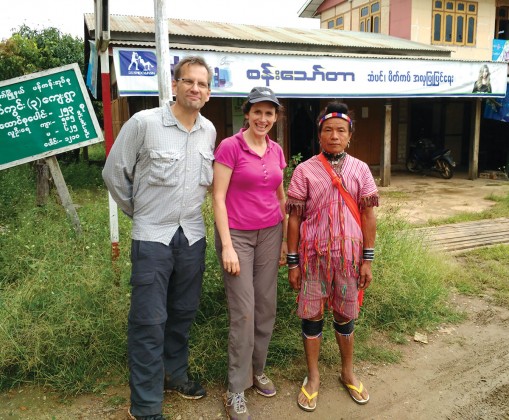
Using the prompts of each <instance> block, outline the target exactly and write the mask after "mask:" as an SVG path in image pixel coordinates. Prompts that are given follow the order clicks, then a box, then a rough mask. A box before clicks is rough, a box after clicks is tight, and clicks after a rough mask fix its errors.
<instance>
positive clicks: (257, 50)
mask: <svg viewBox="0 0 509 420" xmlns="http://www.w3.org/2000/svg"><path fill="white" fill-rule="evenodd" d="M110 45H111V46H114V47H115V46H116V47H142V48H156V43H155V42H154V41H152V42H140V41H111V42H110ZM169 47H170V49H176V50H189V51H213V52H220V53H226V54H257V55H258V54H263V55H281V56H291V55H294V56H305V57H342V58H373V59H376V58H378V59H394V60H401V56H400V55H383V56H381V55H380V54H369V53H362V54H350V53H341V52H337V53H333V52H323V51H322V52H320V51H296V50H281V49H277V50H276V49H260V48H237V47H222V46H217V45H194V44H180V43H174V42H170V44H169ZM405 60H421V61H426V60H428V61H455V62H456V61H464V62H472V61H474V62H475V61H479V62H480V63H485V62H486V60H466V59H465V60H463V59H458V58H454V59H452V58H450V57H430V56H419V55H413V56H405Z"/></svg>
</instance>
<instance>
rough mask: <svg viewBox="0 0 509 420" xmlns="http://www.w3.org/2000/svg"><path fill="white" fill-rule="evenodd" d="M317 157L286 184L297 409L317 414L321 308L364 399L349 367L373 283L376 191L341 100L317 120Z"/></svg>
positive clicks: (354, 385)
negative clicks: (301, 358)
mask: <svg viewBox="0 0 509 420" xmlns="http://www.w3.org/2000/svg"><path fill="white" fill-rule="evenodd" d="M317 126H318V139H319V142H320V148H321V153H320V154H318V155H316V156H313V157H311V158H310V159H308V160H307V161H305V162H303V163H301V164H299V165H298V166H297V167H296V168H295V171H294V173H293V175H292V178H291V181H290V185H289V187H288V191H287V195H288V200H287V203H286V212H287V213H288V215H289V218H288V242H287V243H288V254H287V264H288V280H289V283H290V286H291V287H292V288H293V289H294V290H296V291H298V292H299V294H298V299H297V302H298V304H297V315H298V316H299V317H300V318H301V320H302V321H301V324H302V325H301V328H302V339H303V343H304V351H305V354H306V362H307V376H306V377H305V378H304V381H303V383H302V386H301V389H300V393H299V395H298V398H297V404H298V406H299V407H300V408H301V409H303V410H305V411H314V410H315V409H316V406H317V398H318V388H319V386H320V374H319V368H318V358H319V353H320V344H321V338H322V330H323V325H324V312H325V308H326V307H327V308H329V309H330V310H331V311H332V313H333V321H332V324H333V325H332V326H333V328H334V330H335V336H336V341H337V344H338V347H339V353H340V355H341V374H340V376H339V381H340V383H341V384H342V385H343V386H344V387H345V388H346V390H347V391H348V392H349V395H350V396H351V398H352V399H353V400H354V401H355V402H356V403H358V404H366V403H367V402H368V401H369V394H368V391H367V389H366V388H365V387H364V385H363V383H362V382H361V381H360V380H359V379H358V378H357V376H356V375H355V373H354V370H353V353H354V326H355V319H357V317H358V315H359V310H360V306H361V305H362V297H363V293H364V290H365V289H367V288H368V286H369V285H370V284H371V281H372V279H373V275H372V271H371V264H372V262H373V260H374V257H375V249H374V247H375V236H376V216H375V212H374V206H378V201H379V194H378V190H377V187H376V184H375V180H374V179H373V176H372V174H371V172H370V170H369V167H368V165H367V164H366V163H364V162H362V161H360V160H358V159H356V158H354V157H352V156H350V155H348V154H347V153H346V152H345V149H346V148H348V147H349V145H350V141H351V139H352V134H353V132H354V122H353V120H352V117H351V116H350V115H349V110H348V107H347V106H346V105H345V104H344V103H340V102H331V103H329V104H328V105H327V106H326V107H325V108H324V109H323V110H322V112H321V113H320V115H319V116H318V119H317Z"/></svg>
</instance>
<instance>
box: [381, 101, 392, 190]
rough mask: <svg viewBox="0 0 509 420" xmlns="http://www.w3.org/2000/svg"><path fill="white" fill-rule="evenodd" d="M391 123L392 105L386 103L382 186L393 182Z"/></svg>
mask: <svg viewBox="0 0 509 420" xmlns="http://www.w3.org/2000/svg"><path fill="white" fill-rule="evenodd" d="M391 124H392V105H391V104H390V103H388V104H386V105H385V129H384V144H383V148H382V165H381V167H380V186H381V187H388V186H389V185H390V184H391Z"/></svg>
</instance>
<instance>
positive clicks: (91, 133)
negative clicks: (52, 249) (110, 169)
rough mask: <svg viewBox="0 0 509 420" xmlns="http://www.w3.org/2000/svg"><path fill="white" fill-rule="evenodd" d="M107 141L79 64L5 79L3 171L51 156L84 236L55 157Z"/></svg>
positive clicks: (1, 93)
mask: <svg viewBox="0 0 509 420" xmlns="http://www.w3.org/2000/svg"><path fill="white" fill-rule="evenodd" d="M101 141H103V135H102V131H101V128H100V126H99V122H98V121H97V118H96V116H95V113H94V110H93V107H92V104H91V102H90V99H89V97H88V93H87V91H86V87H85V83H84V81H83V77H82V76H81V72H80V70H79V67H78V65H77V64H76V63H74V64H69V65H67V66H62V67H58V68H55V69H51V70H46V71H42V72H38V73H33V74H30V75H26V76H22V77H17V78H14V79H9V80H4V81H2V82H0V170H2V169H7V168H10V167H12V166H17V165H21V164H23V163H27V162H32V161H35V160H38V159H45V160H46V162H47V163H48V165H49V168H50V171H51V174H52V176H53V179H54V181H55V185H56V187H57V191H58V194H59V195H60V199H61V200H62V204H63V205H64V207H65V209H66V211H67V214H68V215H69V216H70V218H71V221H72V224H73V227H74V229H75V230H76V232H77V233H78V234H79V233H81V228H80V226H79V219H78V215H77V213H76V209H75V208H74V206H73V205H72V201H71V197H70V194H69V191H68V190H67V186H66V184H65V181H64V179H63V177H62V173H61V171H60V167H59V166H58V163H57V161H56V158H55V155H57V154H59V153H63V152H67V151H69V150H73V149H77V148H80V147H84V146H88V145H90V144H93V143H98V142H101Z"/></svg>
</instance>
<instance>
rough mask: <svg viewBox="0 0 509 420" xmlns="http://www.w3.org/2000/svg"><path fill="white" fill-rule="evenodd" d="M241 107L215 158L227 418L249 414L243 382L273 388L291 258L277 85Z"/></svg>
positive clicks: (264, 391)
mask: <svg viewBox="0 0 509 420" xmlns="http://www.w3.org/2000/svg"><path fill="white" fill-rule="evenodd" d="M242 111H243V113H244V116H245V119H246V121H247V124H246V126H247V128H243V129H241V130H240V132H239V133H237V134H236V135H234V136H232V137H228V138H226V139H224V140H223V141H222V142H221V143H220V145H219V146H218V148H217V150H216V152H215V163H214V194H213V206H214V216H215V224H216V232H215V236H216V238H215V239H216V251H217V254H218V257H219V261H220V263H221V264H222V267H223V279H224V285H225V291H226V297H227V300H228V312H229V319H230V328H229V337H228V391H227V392H226V394H225V398H224V401H225V407H226V411H227V414H228V416H229V418H230V419H249V418H250V416H249V412H248V410H247V406H246V400H245V397H244V390H245V389H247V388H249V387H251V386H253V387H254V388H255V390H256V391H257V392H258V393H259V394H260V395H263V396H265V397H272V396H274V395H275V394H276V388H275V386H274V384H273V383H272V381H271V380H270V379H269V378H268V377H267V376H266V375H265V373H264V369H265V362H266V360H267V352H268V347H269V342H270V338H271V336H272V330H273V327H274V321H275V318H276V300H277V273H278V267H279V264H280V263H284V262H285V257H286V244H285V246H283V242H282V238H283V231H285V230H286V229H285V226H283V225H284V223H285V222H286V217H285V216H284V215H285V194H284V188H283V169H284V168H285V167H286V162H285V158H284V154H283V150H282V149H281V147H280V146H279V145H278V144H277V143H276V142H274V141H272V140H271V139H270V138H269V136H268V133H269V131H270V130H271V128H272V127H273V125H274V123H275V122H276V120H277V118H278V117H279V116H280V113H281V112H282V106H281V105H280V103H279V101H278V99H277V98H276V96H275V95H274V93H273V92H272V90H270V89H269V88H267V87H256V88H253V89H252V90H251V92H250V94H249V96H248V98H247V100H246V101H245V102H244V104H243V106H242Z"/></svg>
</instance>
